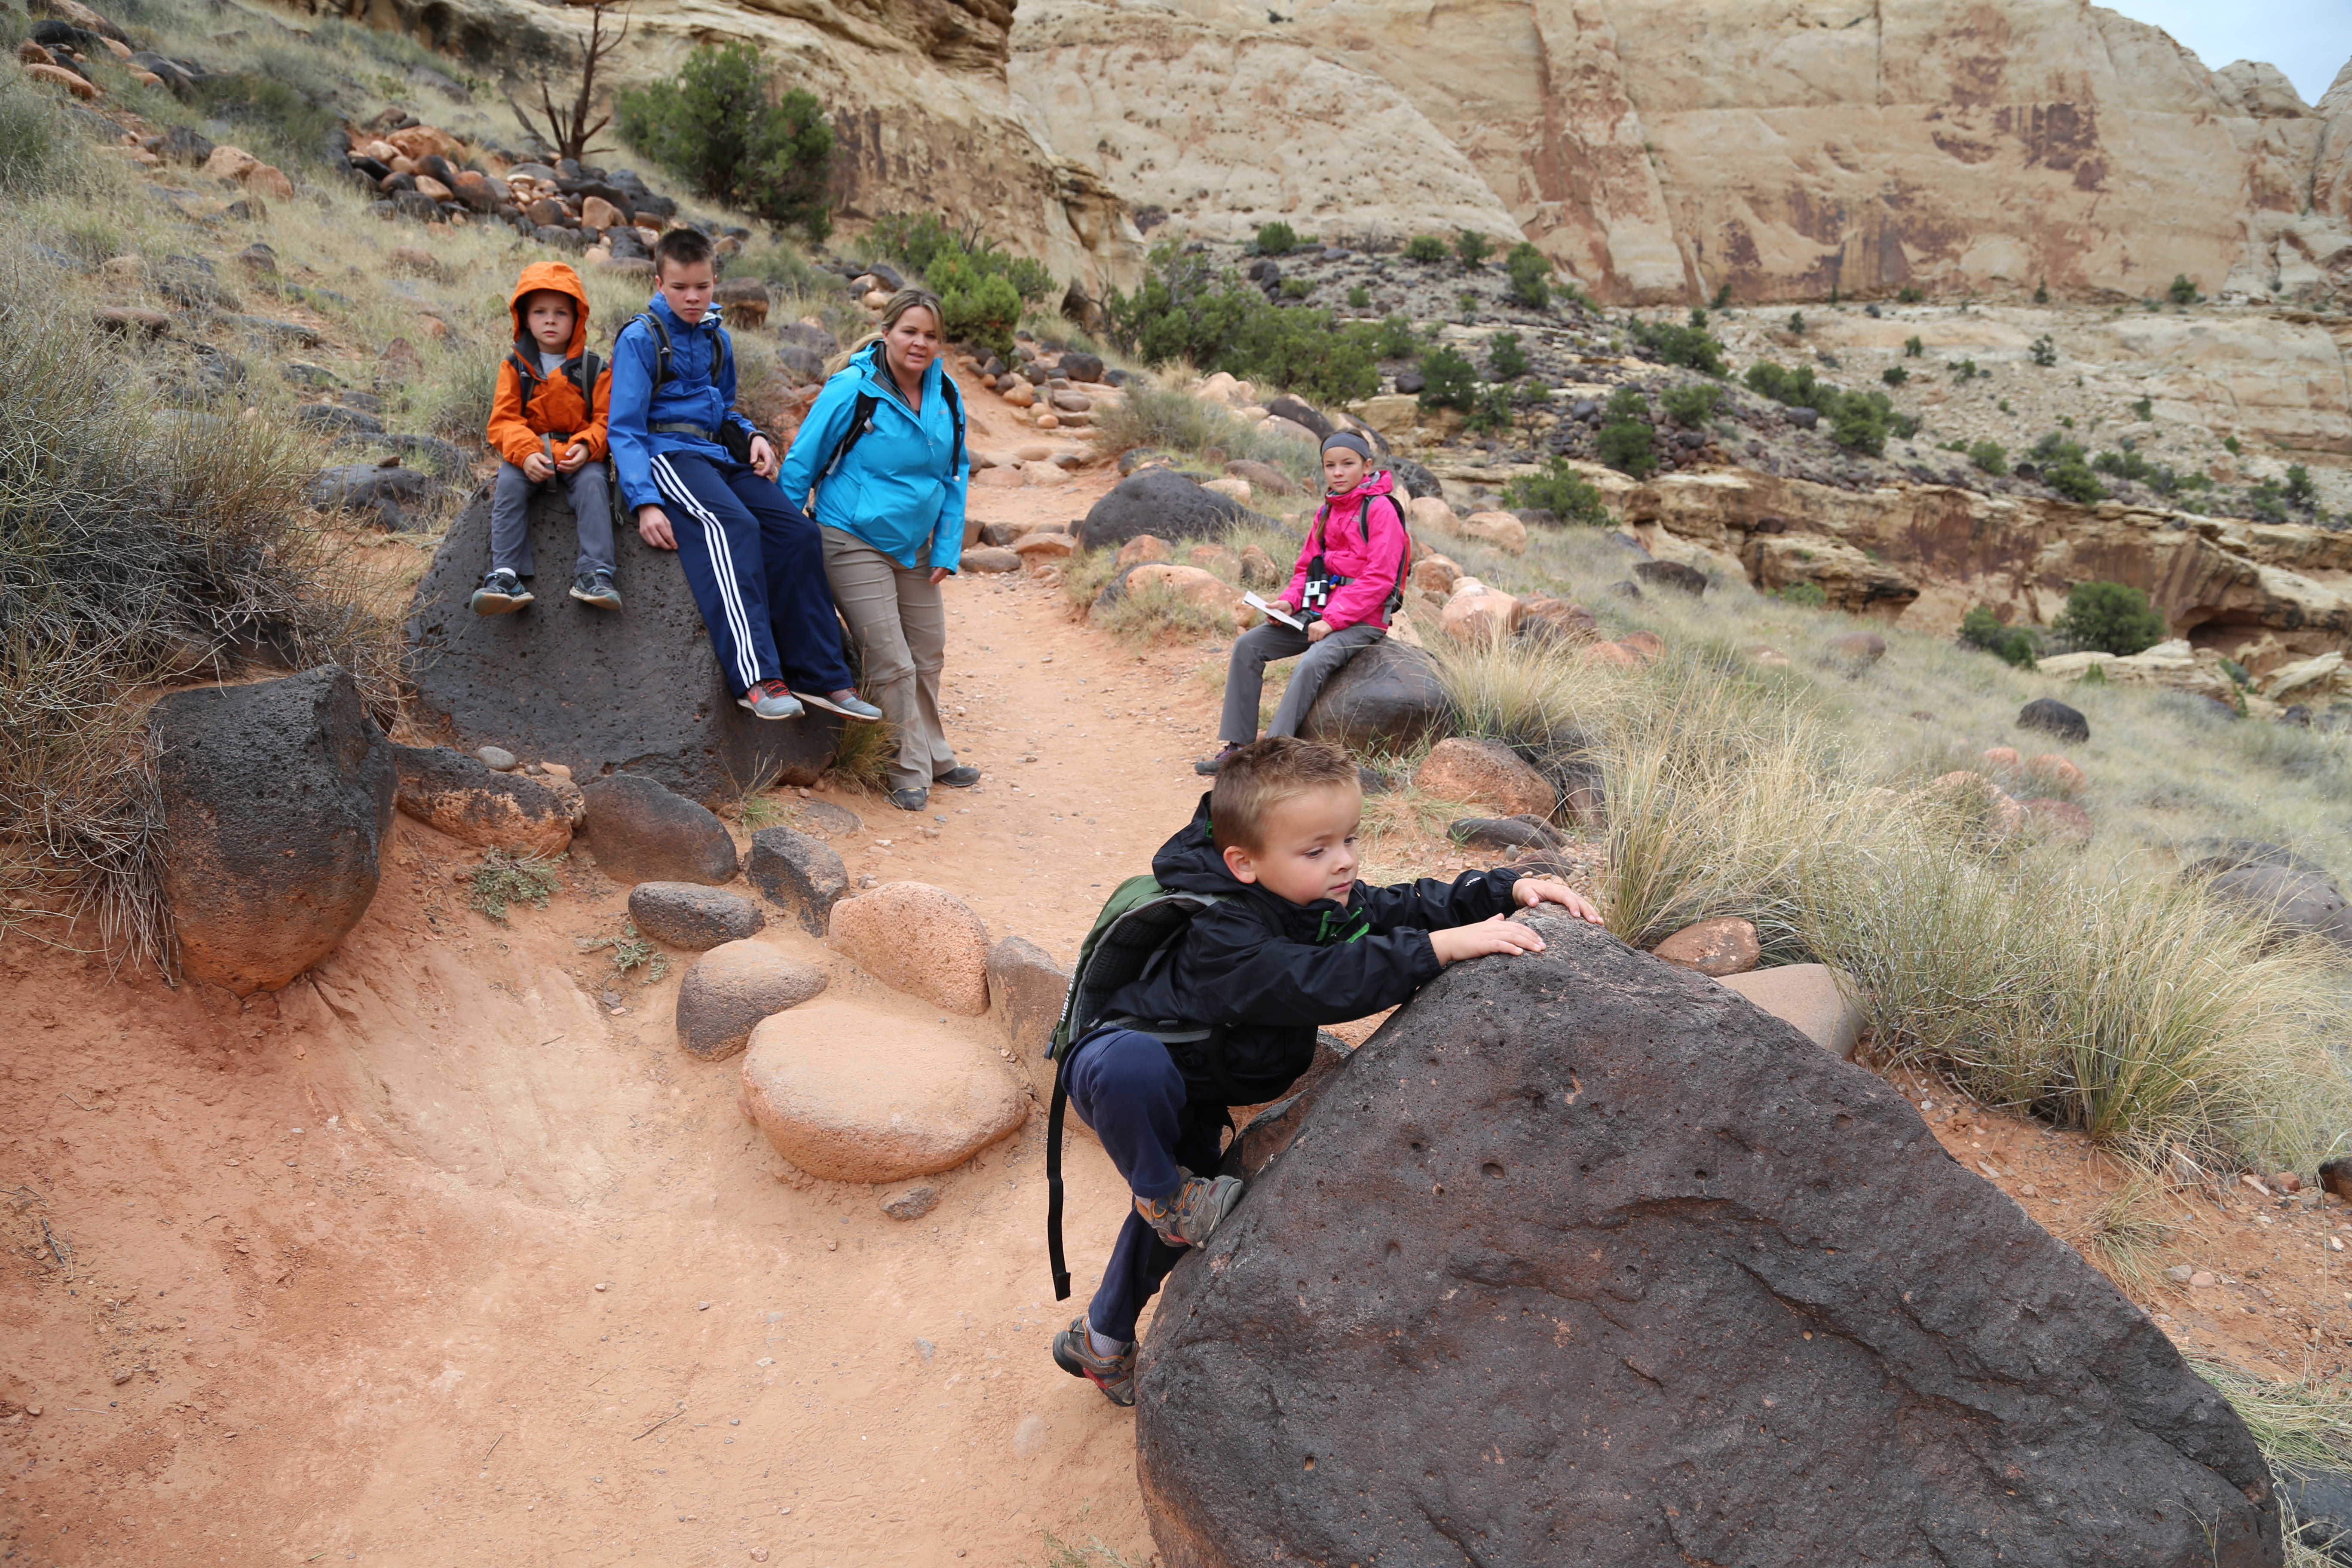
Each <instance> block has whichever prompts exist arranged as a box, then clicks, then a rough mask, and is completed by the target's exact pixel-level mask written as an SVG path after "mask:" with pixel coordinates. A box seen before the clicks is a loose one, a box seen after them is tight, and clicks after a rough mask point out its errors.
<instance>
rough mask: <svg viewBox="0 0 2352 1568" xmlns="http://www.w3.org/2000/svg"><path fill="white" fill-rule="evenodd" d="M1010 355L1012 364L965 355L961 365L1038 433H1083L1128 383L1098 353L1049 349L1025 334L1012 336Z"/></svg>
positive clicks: (1125, 378)
mask: <svg viewBox="0 0 2352 1568" xmlns="http://www.w3.org/2000/svg"><path fill="white" fill-rule="evenodd" d="M964 364H965V367H966V368H967V369H969V370H970V371H971V373H972V374H974V375H976V376H978V377H979V378H980V384H981V385H982V386H984V387H986V388H988V389H989V390H990V391H992V392H993V393H995V394H996V395H998V396H999V397H1001V398H1003V400H1004V401H1005V402H1006V403H1007V404H1008V405H1011V406H1013V407H1014V408H1024V409H1027V410H1028V411H1029V417H1030V419H1031V421H1032V422H1033V423H1034V424H1035V425H1036V426H1037V428H1038V429H1040V430H1083V429H1086V428H1087V426H1089V425H1091V424H1092V423H1093V422H1094V417H1095V415H1096V414H1097V412H1099V411H1101V410H1103V409H1105V408H1108V407H1110V406H1113V405H1117V403H1118V399H1119V397H1120V395H1121V394H1120V390H1119V389H1120V387H1121V385H1122V384H1124V383H1125V382H1126V381H1127V380H1128V379H1129V377H1128V373H1127V372H1125V371H1123V370H1106V369H1105V368H1104V366H1103V362H1102V358H1101V356H1100V355H1098V354H1090V353H1084V352H1082V351H1080V350H1077V349H1061V350H1055V349H1052V348H1048V347H1047V346H1045V344H1044V343H1041V342H1038V341H1037V340H1036V339H1035V338H1034V337H1033V336H1031V335H1030V334H1029V333H1027V332H1016V333H1014V334H1013V363H1011V364H1007V363H1005V362H1004V361H1003V359H1001V358H999V357H997V356H996V355H994V354H989V355H987V356H985V357H981V356H976V355H966V356H965V358H964Z"/></svg>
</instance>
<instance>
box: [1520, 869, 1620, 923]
mask: <svg viewBox="0 0 2352 1568" xmlns="http://www.w3.org/2000/svg"><path fill="white" fill-rule="evenodd" d="M1511 901H1512V902H1514V903H1516V904H1517V905H1518V906H1519V908H1521V909H1523V910H1531V909H1534V908H1535V907H1536V906H1537V905H1538V904H1559V905H1560V906H1561V907H1562V908H1564V909H1566V910H1568V912H1569V913H1570V914H1572V915H1574V916H1575V917H1576V918H1577V919H1578V920H1580V921H1584V922H1585V923H1586V924H1588V925H1600V924H1602V923H1603V922H1602V921H1601V911H1600V910H1596V909H1594V908H1593V907H1592V906H1591V903H1589V902H1587V901H1586V900H1585V898H1584V896H1583V895H1582V894H1580V893H1579V892H1578V891H1577V890H1576V889H1574V888H1571V887H1570V886H1569V885H1568V884H1567V883H1566V882H1556V881H1554V880H1552V879H1550V878H1549V877H1522V878H1520V879H1518V880H1517V881H1516V882H1514V883H1512V884H1511Z"/></svg>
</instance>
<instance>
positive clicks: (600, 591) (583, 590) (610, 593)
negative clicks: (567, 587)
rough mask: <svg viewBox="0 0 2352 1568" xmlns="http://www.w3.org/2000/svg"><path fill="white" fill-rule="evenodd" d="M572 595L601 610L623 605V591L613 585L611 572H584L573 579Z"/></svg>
mask: <svg viewBox="0 0 2352 1568" xmlns="http://www.w3.org/2000/svg"><path fill="white" fill-rule="evenodd" d="M572 597H573V598H575V599H577V600H579V601H580V602H581V603H582V604H583V605H594V606H595V607H596V608H598V609H600V610H617V609H619V608H620V607H621V591H620V590H619V589H618V588H615V587H614V586H613V574H611V573H610V572H583V573H582V574H580V575H579V576H577V577H574V578H573V579H572Z"/></svg>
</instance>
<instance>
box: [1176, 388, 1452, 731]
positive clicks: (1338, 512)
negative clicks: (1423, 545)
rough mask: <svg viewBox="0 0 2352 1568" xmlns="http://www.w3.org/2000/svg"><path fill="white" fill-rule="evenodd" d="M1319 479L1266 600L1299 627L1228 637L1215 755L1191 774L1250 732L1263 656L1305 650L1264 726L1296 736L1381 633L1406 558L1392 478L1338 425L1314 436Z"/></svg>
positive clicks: (1407, 539)
mask: <svg viewBox="0 0 2352 1568" xmlns="http://www.w3.org/2000/svg"><path fill="white" fill-rule="evenodd" d="M1323 478H1324V479H1325V481H1326V489H1325V495H1324V500H1323V507H1322V510H1319V511H1318V512H1317V513H1316V514H1315V526H1314V527H1312V528H1310V529H1308V530H1307V542H1306V543H1305V544H1304V545H1303V546H1301V547H1300V549H1299V552H1298V564H1297V568H1296V569H1295V570H1294V571H1293V572H1292V573H1291V574H1290V586H1289V588H1287V589H1286V590H1285V591H1284V593H1283V595H1282V597H1281V599H1280V600H1278V601H1276V604H1275V606H1274V607H1275V608H1276V609H1277V610H1281V611H1283V612H1285V613H1286V614H1287V615H1289V616H1291V618H1292V619H1294V620H1296V621H1298V622H1299V623H1301V625H1303V626H1305V627H1306V629H1305V630H1304V631H1298V630H1294V629H1293V628H1291V627H1289V626H1285V625H1284V624H1283V623H1282V622H1280V621H1276V620H1268V621H1267V622H1266V623H1265V625H1264V626H1259V627H1258V628H1257V629H1256V630H1255V631H1250V632H1245V633H1244V634H1243V635H1242V636H1241V637H1237V638H1235V639H1234V652H1233V662H1232V664H1231V665H1230V666H1228V667H1227V669H1226V672H1225V710H1224V715H1223V719H1222V720H1221V721H1220V722H1219V724H1218V728H1217V738H1218V739H1219V740H1220V741H1222V742H1223V748H1222V749H1221V750H1219V752H1217V754H1216V755H1215V756H1213V757H1204V758H1202V760H1201V761H1199V762H1197V763H1193V764H1192V767H1193V771H1194V772H1196V773H1215V772H1216V771H1217V768H1218V765H1219V764H1220V763H1223V761H1224V760H1225V758H1226V757H1227V756H1229V755H1231V754H1232V753H1233V752H1236V751H1238V750H1240V749H1241V748H1242V747H1244V746H1246V745H1248V744H1249V743H1250V742H1252V741H1255V740H1256V739H1257V705H1258V699H1259V697H1260V696H1261V695H1262V694H1263V693H1264V691H1265V667H1266V661H1267V660H1269V659H1276V658H1292V657H1293V656H1295V655H1297V654H1305V655H1306V656H1307V657H1306V658H1302V659H1300V660H1299V661H1298V668H1297V669H1296V670H1294V671H1292V673H1291V677H1290V686H1289V689H1287V690H1286V691H1285V692H1284V693H1283V694H1282V705H1281V707H1279V708H1277V709H1276V710H1275V715H1274V724H1273V727H1272V728H1271V729H1269V730H1268V731H1267V733H1268V734H1273V735H1296V734H1297V733H1298V726H1299V724H1300V722H1301V721H1304V720H1305V719H1306V717H1307V710H1308V709H1310V708H1312V707H1314V706H1315V699H1316V696H1317V695H1318V693H1319V692H1321V691H1322V689H1323V683H1324V682H1325V681H1327V680H1328V679H1331V677H1332V675H1333V674H1334V673H1335V672H1336V671H1337V670H1338V669H1339V667H1340V666H1341V665H1343V664H1345V663H1347V662H1348V661H1349V659H1350V658H1354V657H1355V656H1356V651H1357V650H1358V649H1359V648H1361V647H1365V646H1367V645H1368V644H1370V643H1374V642H1377V641H1379V640H1380V639H1381V637H1386V636H1388V625H1389V608H1390V605H1391V602H1392V601H1393V599H1394V597H1395V595H1396V594H1397V592H1398V590H1399V587H1400V585H1401V584H1402V582H1403V580H1404V574H1405V572H1406V571H1407V570H1408V569H1409V568H1410V567H1411V566H1412V536H1411V535H1410V534H1408V533H1407V532H1406V531H1405V526H1404V503H1403V501H1402V500H1400V499H1399V498H1398V496H1397V485H1396V479H1395V478H1394V477H1393V476H1392V475H1391V474H1390V473H1389V472H1388V471H1387V470H1386V469H1384V468H1374V467H1372V448H1371V444H1370V442H1368V441H1366V440H1365V439H1364V438H1363V437H1360V436H1358V435H1355V434H1354V433H1352V432H1350V431H1346V430H1342V431H1339V432H1338V433H1337V434H1335V435H1332V436H1330V437H1327V438H1326V439H1325V441H1324V443H1323Z"/></svg>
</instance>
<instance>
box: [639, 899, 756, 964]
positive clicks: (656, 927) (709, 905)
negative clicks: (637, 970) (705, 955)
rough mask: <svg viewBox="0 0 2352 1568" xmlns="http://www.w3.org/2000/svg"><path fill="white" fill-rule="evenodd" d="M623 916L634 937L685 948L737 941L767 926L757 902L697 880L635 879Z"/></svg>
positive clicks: (694, 949)
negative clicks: (625, 914) (628, 923)
mask: <svg viewBox="0 0 2352 1568" xmlns="http://www.w3.org/2000/svg"><path fill="white" fill-rule="evenodd" d="M629 919H630V921H632V922H633V923H634V924H635V926H636V928H637V934H638V935H640V936H645V937H650V938H651V939H653V940H654V941H655V942H659V943H661V944H662V945H663V946H664V947H677V948H683V949H685V950H686V951H687V952H705V951H707V950H709V949H710V948H714V947H717V946H718V945H719V943H721V942H741V941H743V940H744V939H746V938H747V937H754V936H757V935H759V934H760V932H761V931H765V930H766V929H767V926H768V917H767V916H765V915H763V914H761V912H760V906H759V905H757V904H755V903H753V902H752V901H751V900H749V899H747V898H745V897H744V896H743V895H742V894H740V893H730V892H729V891H728V890H727V889H724V888H706V887H704V886H702V885H701V884H700V883H698V882H639V883H638V884H637V885H636V886H635V887H634V888H631V889H629Z"/></svg>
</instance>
